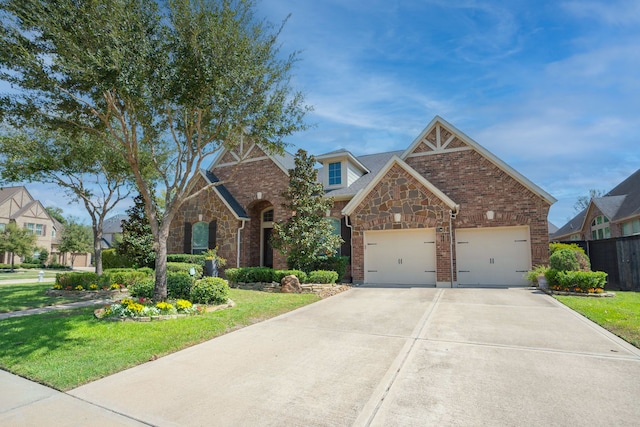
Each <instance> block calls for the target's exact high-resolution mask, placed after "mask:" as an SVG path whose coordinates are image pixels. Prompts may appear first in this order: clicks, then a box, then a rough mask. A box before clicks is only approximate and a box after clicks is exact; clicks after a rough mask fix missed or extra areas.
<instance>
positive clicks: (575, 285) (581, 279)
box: [554, 271, 607, 292]
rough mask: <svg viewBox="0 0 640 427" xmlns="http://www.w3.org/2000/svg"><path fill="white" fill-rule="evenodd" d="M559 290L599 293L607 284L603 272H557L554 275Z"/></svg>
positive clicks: (605, 274)
mask: <svg viewBox="0 0 640 427" xmlns="http://www.w3.org/2000/svg"><path fill="white" fill-rule="evenodd" d="M556 280H557V284H556V285H554V286H555V287H556V288H559V290H566V291H573V292H599V290H602V289H604V287H605V285H606V283H607V273H605V272H604V271H559V272H558V273H557V275H556Z"/></svg>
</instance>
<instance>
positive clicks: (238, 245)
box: [236, 219, 247, 268]
mask: <svg viewBox="0 0 640 427" xmlns="http://www.w3.org/2000/svg"><path fill="white" fill-rule="evenodd" d="M246 222H247V220H246V219H243V220H242V227H238V244H237V250H238V253H237V255H236V267H237V268H240V242H241V239H240V236H241V235H242V230H244V226H245V224H246Z"/></svg>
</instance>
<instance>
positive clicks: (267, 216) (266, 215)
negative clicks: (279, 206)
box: [262, 209, 273, 222]
mask: <svg viewBox="0 0 640 427" xmlns="http://www.w3.org/2000/svg"><path fill="white" fill-rule="evenodd" d="M262 222H273V209H269V210H268V211H264V212H263V213H262Z"/></svg>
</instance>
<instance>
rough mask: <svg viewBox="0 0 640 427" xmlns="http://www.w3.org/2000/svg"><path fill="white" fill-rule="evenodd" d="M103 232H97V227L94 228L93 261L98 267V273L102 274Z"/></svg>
mask: <svg viewBox="0 0 640 427" xmlns="http://www.w3.org/2000/svg"><path fill="white" fill-rule="evenodd" d="M101 240H102V233H101V232H100V233H99V232H97V231H96V229H95V227H94V229H93V257H94V259H93V263H94V264H95V267H96V274H97V275H98V276H100V275H101V274H102V242H101Z"/></svg>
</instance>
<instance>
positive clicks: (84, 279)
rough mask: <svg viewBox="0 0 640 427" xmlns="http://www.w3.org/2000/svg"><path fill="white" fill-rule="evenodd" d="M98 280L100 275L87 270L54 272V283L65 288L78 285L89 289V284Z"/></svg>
mask: <svg viewBox="0 0 640 427" xmlns="http://www.w3.org/2000/svg"><path fill="white" fill-rule="evenodd" d="M99 281H100V276H98V275H97V274H96V273H92V272H89V271H85V272H71V273H58V274H56V285H60V286H62V289H65V290H66V289H75V288H76V287H78V286H82V287H83V288H84V289H89V286H90V285H94V284H95V285H97V284H98V283H99Z"/></svg>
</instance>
